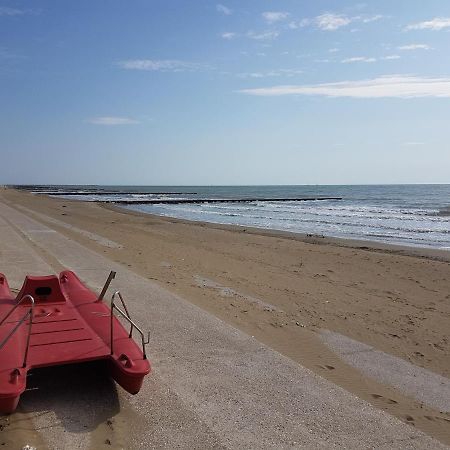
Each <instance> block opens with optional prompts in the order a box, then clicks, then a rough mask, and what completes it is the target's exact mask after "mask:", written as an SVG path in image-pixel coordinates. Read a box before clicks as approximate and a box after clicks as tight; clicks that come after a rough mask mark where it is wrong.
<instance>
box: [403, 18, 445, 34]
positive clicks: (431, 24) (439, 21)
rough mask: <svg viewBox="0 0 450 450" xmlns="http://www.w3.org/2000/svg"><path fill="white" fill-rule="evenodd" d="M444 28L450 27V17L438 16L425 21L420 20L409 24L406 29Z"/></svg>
mask: <svg viewBox="0 0 450 450" xmlns="http://www.w3.org/2000/svg"><path fill="white" fill-rule="evenodd" d="M444 28H450V17H436V18H434V19H432V20H427V21H425V22H418V23H413V24H410V25H408V26H407V27H406V28H405V30H406V31H409V30H434V31H440V30H443V29H444Z"/></svg>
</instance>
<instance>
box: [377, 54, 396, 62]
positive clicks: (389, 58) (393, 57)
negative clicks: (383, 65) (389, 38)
mask: <svg viewBox="0 0 450 450" xmlns="http://www.w3.org/2000/svg"><path fill="white" fill-rule="evenodd" d="M380 59H383V60H385V61H389V60H394V59H400V55H387V56H383V57H382V58H380Z"/></svg>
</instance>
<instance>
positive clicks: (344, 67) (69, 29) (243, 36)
mask: <svg viewBox="0 0 450 450" xmlns="http://www.w3.org/2000/svg"><path fill="white" fill-rule="evenodd" d="M449 54H450V2H449V1H447V0H439V1H437V0H428V1H426V2H425V1H423V0H407V1H406V0H397V1H395V2H394V1H384V0H379V1H366V2H358V1H320V0H317V1H301V0H296V1H294V0H292V1H289V0H286V1H282V0H280V1H276V2H275V1H265V0H250V1H244V0H242V1H223V2H220V3H218V2H214V1H207V0H198V1H187V0H185V1H180V0H178V1H170V0H165V1H163V0H154V1H150V0H130V1H126V2H125V1H123V0H95V1H92V0H91V1H88V0H80V1H76V2H72V1H63V0H53V1H49V0H47V1H44V0H33V1H13V0H9V1H8V0H0V119H1V120H0V157H1V160H2V163H1V165H0V183H3V184H5V183H68V184H69V183H74V184H78V183H92V184H179V185H189V184H191V185H197V184H208V185H210V184H353V183H355V184H358V183H436V182H441V183H449V182H450V170H449V168H450V143H449V142H450V127H449V119H450V58H449Z"/></svg>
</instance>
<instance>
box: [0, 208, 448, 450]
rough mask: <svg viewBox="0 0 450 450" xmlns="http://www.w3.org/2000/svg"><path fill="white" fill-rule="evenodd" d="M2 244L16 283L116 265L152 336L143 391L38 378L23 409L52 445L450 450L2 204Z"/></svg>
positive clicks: (97, 273) (91, 276)
mask: <svg viewBox="0 0 450 450" xmlns="http://www.w3.org/2000/svg"><path fill="white" fill-rule="evenodd" d="M0 242H1V248H0V263H1V264H0V271H3V272H4V273H5V274H6V275H7V276H8V278H9V279H10V280H11V284H12V285H13V286H12V287H15V288H18V287H19V280H22V279H23V277H24V276H25V274H26V273H28V272H32V273H43V272H48V271H49V270H51V271H59V270H60V268H61V266H64V267H66V268H69V269H72V270H74V271H76V272H77V274H78V275H79V276H80V278H82V279H83V280H84V281H85V282H87V283H88V284H89V285H90V286H91V287H93V288H95V289H99V288H100V286H101V285H102V284H103V282H104V279H105V278H106V276H107V274H108V272H109V270H116V271H117V272H118V276H117V278H116V280H115V281H114V286H113V288H114V289H120V290H121V291H122V293H123V294H124V296H125V298H126V299H128V303H129V307H130V310H131V313H132V315H133V316H134V317H135V318H137V320H138V321H139V322H140V323H141V324H143V325H145V326H146V327H148V328H149V329H150V331H151V344H150V345H149V353H150V359H151V361H152V363H153V369H154V372H153V373H152V375H151V376H149V377H148V379H147V380H146V382H145V384H144V387H143V389H142V391H141V392H140V393H139V394H138V395H137V396H134V397H132V396H129V395H128V394H126V393H124V392H122V391H121V389H120V388H116V387H115V385H114V384H113V383H111V382H109V381H105V379H104V378H103V377H98V376H94V377H93V380H92V382H91V380H90V378H89V372H88V373H87V374H83V373H78V372H77V376H76V378H74V377H73V375H71V374H72V372H73V371H71V372H69V371H67V370H66V372H65V373H63V374H62V375H61V372H57V374H58V376H57V377H56V376H54V379H51V377H52V372H51V371H48V373H47V374H46V375H45V376H44V377H43V376H42V375H39V376H38V377H37V378H36V380H37V381H36V382H35V385H36V386H37V387H39V385H40V383H39V381H40V382H41V384H42V385H41V386H40V389H38V390H32V391H30V392H27V393H26V394H24V396H23V398H22V403H21V404H22V407H23V409H24V410H25V411H29V414H30V415H31V416H32V420H33V421H34V424H35V426H36V428H37V429H39V430H42V434H43V436H44V439H45V440H46V441H47V442H48V445H49V447H50V448H101V446H100V444H103V443H104V442H103V438H104V436H110V442H111V444H112V447H111V446H109V447H107V448H114V447H117V448H121V447H124V448H131V449H133V448H142V449H144V448H163V447H166V448H190V449H192V448H202V449H205V448H241V449H246V448H248V449H256V448H277V449H281V448H305V449H316V448H317V449H318V448H358V449H369V448H376V449H388V448H396V449H423V448H433V449H444V448H447V447H445V446H443V445H442V444H440V443H439V442H437V441H435V440H434V439H432V438H430V437H428V436H426V435H424V434H423V433H421V432H420V431H417V430H416V429H414V428H413V427H411V426H408V425H406V424H404V423H402V422H400V421H399V420H397V419H396V418H394V417H391V416H389V415H388V414H386V413H384V412H382V411H379V410H377V409H375V408H373V407H372V406H371V405H370V404H368V403H366V402H364V401H362V400H360V399H358V398H357V397H355V396H354V395H352V394H350V393H348V392H346V391H344V390H343V389H341V388H339V387H337V386H335V385H333V384H331V383H330V382H328V381H326V380H324V379H322V378H320V377H319V376H317V375H315V374H314V373H312V372H311V371H309V370H307V369H305V368H304V367H302V366H300V365H298V364H296V363H295V362H293V361H291V360H290V359H288V358H285V357H284V356H282V355H280V354H279V353H277V352H275V351H273V350H271V349H269V348H267V347H265V346H264V345H262V344H260V343H259V342H257V341H256V340H255V339H253V338H252V337H250V336H248V335H246V334H244V333H242V332H240V331H238V330H236V329H234V328H233V327H231V326H229V325H227V324H225V323H224V322H222V321H220V320H219V319H217V318H215V317H213V316H211V315H209V314H208V313H206V312H205V311H203V310H201V309H199V308H197V307H196V306H194V305H192V304H190V303H188V302H186V301H184V300H183V299H182V298H180V297H177V296H175V295H173V294H171V293H169V292H167V291H165V290H164V289H162V288H160V287H159V286H158V285H156V284H154V283H153V282H151V281H150V280H147V279H145V278H143V277H141V276H138V275H136V274H135V273H133V272H131V271H130V270H127V269H125V268H124V267H122V266H120V265H118V264H115V263H113V262H112V261H110V260H108V259H106V258H104V257H103V256H101V255H99V254H97V253H94V252H92V251H90V250H88V249H86V248H85V247H83V246H82V245H80V244H78V243H77V242H74V241H73V240H71V239H69V238H67V237H65V236H63V235H62V234H60V233H59V232H56V231H54V230H52V229H50V228H48V227H47V226H45V225H42V224H41V223H39V222H37V221H35V220H33V219H31V218H30V217H29V216H28V215H26V214H24V213H23V212H19V211H17V210H15V209H13V208H11V207H9V206H8V205H6V204H5V203H2V202H0ZM5 248H6V250H5ZM49 266H50V267H49ZM53 370H54V369H53ZM95 375H97V374H95ZM39 377H41V378H39ZM49 377H50V379H51V381H49ZM64 377H65V379H62V378H64ZM83 377H85V378H83ZM56 378H57V380H56ZM80 380H81V381H80ZM105 448H106V447H105Z"/></svg>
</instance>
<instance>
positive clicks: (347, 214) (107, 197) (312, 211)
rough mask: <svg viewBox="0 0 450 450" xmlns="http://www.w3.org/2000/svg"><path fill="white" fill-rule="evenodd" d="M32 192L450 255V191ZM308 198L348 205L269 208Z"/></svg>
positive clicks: (79, 189) (352, 188)
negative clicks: (146, 201) (157, 202)
mask: <svg viewBox="0 0 450 450" xmlns="http://www.w3.org/2000/svg"><path fill="white" fill-rule="evenodd" d="M27 188H28V189H30V190H32V191H33V192H36V193H46V194H50V195H58V196H59V198H61V197H62V198H69V199H76V200H83V201H121V200H126V201H133V203H132V204H119V206H121V207H123V208H127V209H130V210H134V211H140V212H143V213H148V214H157V215H160V216H169V217H177V218H181V219H187V220H192V221H203V222H212V223H219V224H230V225H238V226H241V227H257V228H262V229H272V230H283V231H290V232H295V233H302V234H313V235H320V236H330V237H338V238H348V239H358V240H365V241H376V242H383V243H390V244H400V245H406V246H416V247H417V246H419V247H428V248H430V247H431V248H439V249H446V250H450V184H432V185H431V184H430V185H425V184H420V185H419V184H415V185H361V186H355V185H348V186H331V185H317V186H310V185H308V186H33V187H27ZM305 197H341V198H342V199H341V200H320V201H317V200H309V201H296V200H288V201H284V202H275V201H270V199H271V198H272V199H274V198H284V199H295V198H305ZM246 198H251V199H252V201H249V202H230V203H184V204H163V203H161V204H145V203H140V202H142V201H145V200H170V199H174V200H176V199H194V200H196V199H236V200H238V199H246ZM260 199H261V200H260ZM262 199H264V201H263V200H262Z"/></svg>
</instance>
